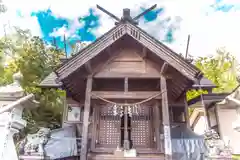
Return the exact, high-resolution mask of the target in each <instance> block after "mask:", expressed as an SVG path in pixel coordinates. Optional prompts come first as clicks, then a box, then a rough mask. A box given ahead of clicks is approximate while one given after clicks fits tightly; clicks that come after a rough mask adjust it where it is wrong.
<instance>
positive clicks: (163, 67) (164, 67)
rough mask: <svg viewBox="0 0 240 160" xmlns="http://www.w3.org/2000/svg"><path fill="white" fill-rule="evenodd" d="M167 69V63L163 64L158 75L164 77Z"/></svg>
mask: <svg viewBox="0 0 240 160" xmlns="http://www.w3.org/2000/svg"><path fill="white" fill-rule="evenodd" d="M167 69H168V63H167V62H164V63H163V65H162V67H161V71H160V74H161V75H165V74H166V72H167Z"/></svg>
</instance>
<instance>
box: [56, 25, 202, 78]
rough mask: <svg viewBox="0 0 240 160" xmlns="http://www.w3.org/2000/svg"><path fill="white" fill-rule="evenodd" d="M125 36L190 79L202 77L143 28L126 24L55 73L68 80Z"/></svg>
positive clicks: (104, 36) (80, 53) (199, 72)
mask: <svg viewBox="0 0 240 160" xmlns="http://www.w3.org/2000/svg"><path fill="white" fill-rule="evenodd" d="M124 35H129V36H131V37H132V38H134V39H135V40H136V41H138V42H139V43H141V44H142V45H143V46H144V47H146V48H148V49H149V50H150V51H152V52H153V53H155V54H156V55H157V56H159V58H161V59H162V60H164V61H165V62H167V63H168V64H169V65H171V66H172V67H174V68H175V69H176V70H178V71H179V72H180V73H181V74H183V75H184V76H185V77H187V78H188V79H190V80H192V81H196V80H198V79H200V78H201V77H202V73H201V71H200V70H199V69H197V68H196V67H195V66H194V65H192V64H190V63H188V62H187V61H186V60H185V59H184V58H182V57H181V56H180V55H178V54H177V53H175V52H174V51H172V50H171V49H170V48H168V47H167V46H166V45H164V44H163V43H161V42H159V41H158V40H156V39H155V38H153V37H152V36H150V35H149V34H147V33H146V32H145V31H143V30H142V29H141V28H139V27H137V26H135V25H132V24H130V23H129V22H126V23H120V24H119V25H117V26H115V27H114V28H112V29H111V30H110V31H108V32H107V33H106V34H104V35H103V36H101V37H100V38H98V39H97V40H96V41H95V42H94V43H92V44H90V45H89V46H87V47H86V48H84V49H83V50H81V51H80V52H79V53H77V54H76V55H75V56H73V57H72V58H70V59H69V60H68V61H67V62H66V63H64V64H62V65H61V66H59V67H58V68H57V69H56V71H55V72H56V74H57V75H58V77H59V79H60V80H63V79H65V78H67V77H68V76H69V75H71V74H72V73H74V72H75V71H76V70H78V69H79V68H80V67H81V66H82V65H84V64H85V63H86V62H88V61H89V60H91V59H92V58H94V57H95V56H97V55H98V54H100V53H101V51H103V50H104V49H106V48H107V47H109V46H110V45H111V44H113V43H114V42H115V41H117V40H118V39H120V38H121V37H123V36H124Z"/></svg>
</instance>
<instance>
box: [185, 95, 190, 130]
mask: <svg viewBox="0 0 240 160" xmlns="http://www.w3.org/2000/svg"><path fill="white" fill-rule="evenodd" d="M184 104H185V113H184V114H185V120H186V125H187V127H188V128H190V122H189V116H190V115H189V112H188V103H187V95H186V94H185V97H184Z"/></svg>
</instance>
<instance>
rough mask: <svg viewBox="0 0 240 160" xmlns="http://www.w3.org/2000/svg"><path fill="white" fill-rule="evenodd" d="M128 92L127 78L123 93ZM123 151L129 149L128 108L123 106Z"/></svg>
mask: <svg viewBox="0 0 240 160" xmlns="http://www.w3.org/2000/svg"><path fill="white" fill-rule="evenodd" d="M127 91H128V78H127V77H126V78H125V79H124V92H127ZM123 116H124V149H125V150H128V149H129V148H130V143H129V137H128V106H124V115H123Z"/></svg>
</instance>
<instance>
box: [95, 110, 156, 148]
mask: <svg viewBox="0 0 240 160" xmlns="http://www.w3.org/2000/svg"><path fill="white" fill-rule="evenodd" d="M96 123H97V125H96V127H97V131H96V133H95V134H96V135H97V136H96V149H100V148H105V149H106V150H107V151H114V150H116V148H120V149H136V150H137V152H138V151H143V150H144V149H147V150H149V149H151V148H154V135H153V134H154V133H153V130H154V126H153V113H152V107H151V106H137V107H132V106H122V107H120V108H119V107H118V108H115V107H114V106H111V105H109V106H107V105H103V106H99V107H98V116H97V122H96Z"/></svg>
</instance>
